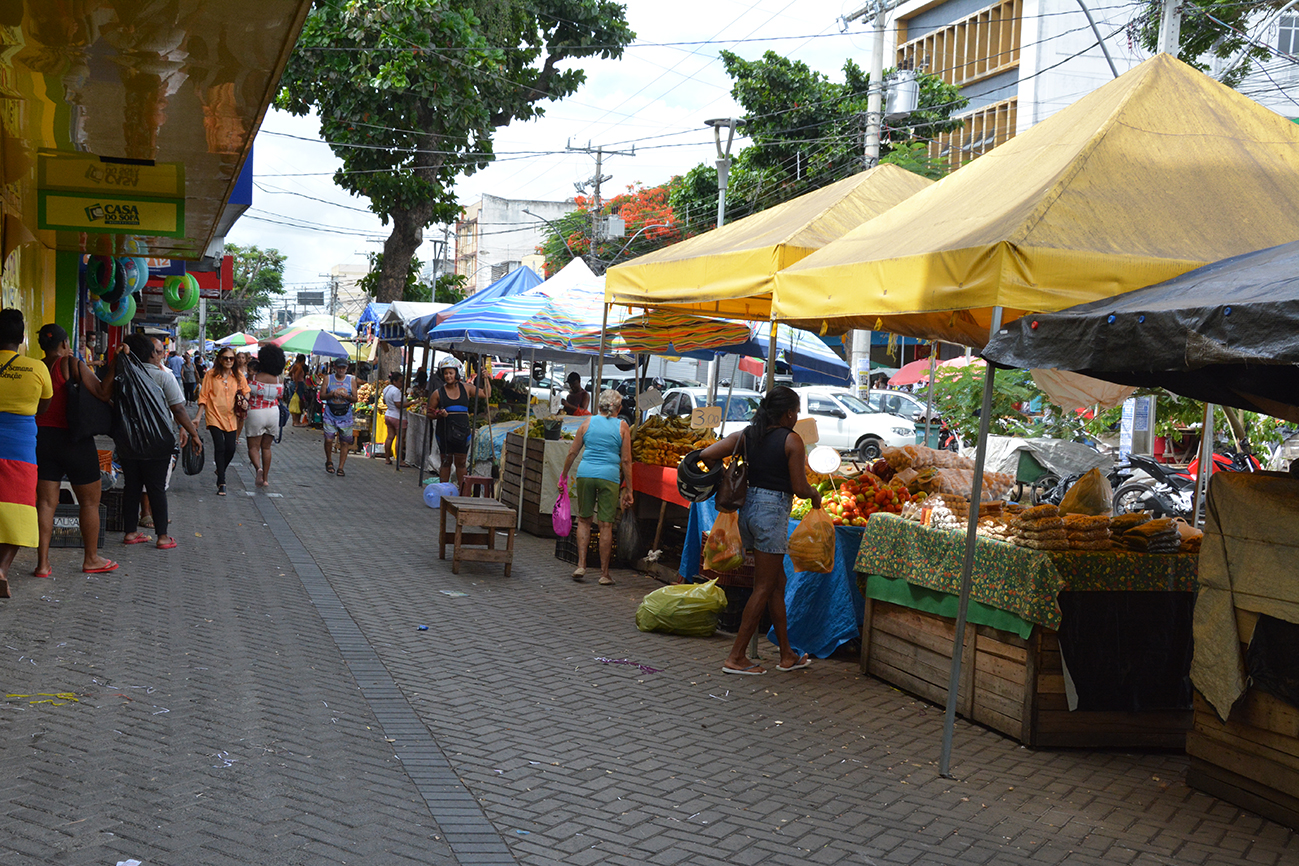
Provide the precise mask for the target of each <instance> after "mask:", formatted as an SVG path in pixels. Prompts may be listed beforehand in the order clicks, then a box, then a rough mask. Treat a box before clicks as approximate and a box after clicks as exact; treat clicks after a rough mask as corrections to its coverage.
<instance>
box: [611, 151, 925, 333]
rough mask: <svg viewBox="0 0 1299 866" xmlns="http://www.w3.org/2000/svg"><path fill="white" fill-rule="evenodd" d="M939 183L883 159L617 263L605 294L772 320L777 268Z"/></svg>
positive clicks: (635, 301)
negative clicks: (887, 163) (841, 177)
mask: <svg viewBox="0 0 1299 866" xmlns="http://www.w3.org/2000/svg"><path fill="white" fill-rule="evenodd" d="M932 184H933V181H931V180H928V179H927V178H923V177H920V176H919V175H916V174H912V173H911V172H909V171H906V170H904V169H901V168H898V167H897V166H893V165H881V166H877V167H876V168H873V169H870V170H869V171H863V172H860V173H858V174H855V175H853V176H852V177H848V178H845V179H843V180H841V181H838V182H837V183H834V184H831V185H830V186H827V187H823V188H821V189H818V190H815V191H814V192H810V193H807V194H806V195H802V196H799V197H798V198H796V199H791V200H790V201H787V202H784V203H783V204H779V205H776V206H775V207H772V208H769V209H767V210H764V211H761V212H759V213H756V214H753V215H752V216H748V217H745V218H743V219H739V220H736V221H735V222H733V223H730V224H728V225H725V226H722V227H721V228H719V229H713V230H712V231H710V232H705V233H704V234H701V235H697V236H696V237H693V238H690V239H689V240H685V241H682V242H681V243H678V244H673V245H672V246H670V247H665V248H664V249H661V250H657V251H655V252H652V253H648V254H646V255H643V256H640V257H639V258H637V259H636V260H634V261H631V262H628V263H626V264H624V265H618V266H617V267H614V268H610V269H609V271H608V272H607V273H606V274H605V286H606V288H605V297H606V299H608V300H610V301H613V302H614V303H618V304H629V305H633V306H672V307H674V308H678V309H683V310H686V311H689V312H693V313H698V314H702V315H713V316H725V317H727V318H733V319H760V320H766V319H768V318H770V307H771V290H772V287H773V285H774V284H773V279H774V277H775V274H776V272H777V271H779V270H780V269H781V268H785V267H788V266H789V265H792V264H794V263H795V262H797V261H798V260H800V259H802V258H803V257H804V256H807V255H808V254H810V253H812V252H814V251H815V250H818V249H820V248H821V247H823V246H825V245H826V244H828V243H830V242H831V241H833V240H835V239H836V238H839V237H842V236H843V235H844V234H846V233H847V232H849V231H851V230H852V229H854V228H856V227H857V226H859V225H861V224H862V223H864V222H866V221H867V220H869V219H872V218H874V217H876V216H878V215H879V214H881V213H883V212H884V211H886V210H888V209H889V208H891V207H893V206H894V205H896V204H897V203H898V202H900V201H903V200H904V199H907V198H909V197H910V196H912V195H914V194H915V193H917V192H919V191H920V190H922V189H924V188H925V187H927V186H930V185H932Z"/></svg>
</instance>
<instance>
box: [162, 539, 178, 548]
mask: <svg viewBox="0 0 1299 866" xmlns="http://www.w3.org/2000/svg"><path fill="white" fill-rule="evenodd" d="M175 546H176V539H174V538H173V539H172V540H171V541H169V542H167V543H166V544H159V545H158V549H159V550H171V549H172V548H173V547H175Z"/></svg>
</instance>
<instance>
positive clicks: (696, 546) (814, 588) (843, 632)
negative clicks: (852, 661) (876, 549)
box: [680, 499, 864, 659]
mask: <svg viewBox="0 0 1299 866" xmlns="http://www.w3.org/2000/svg"><path fill="white" fill-rule="evenodd" d="M716 519H717V506H716V505H715V504H714V503H713V500H711V499H709V500H708V501H707V502H696V503H695V504H693V505H691V506H690V519H689V522H688V523H687V524H686V542H685V547H684V550H683V551H682V553H681V567H680V570H681V574H682V575H683V576H684V577H685V578H686V579H687V580H690V579H691V578H692V577H694V576H695V575H697V574H699V569H700V540H701V539H702V537H703V533H704V532H705V531H706V530H708V529H711V528H712V525H713V521H714V520H716ZM796 526H798V521H797V520H792V519H791V520H790V521H789V531H790V532H793V531H794V527H796ZM863 534H864V530H863V529H862V528H861V527H859V526H837V527H835V531H834V545H835V549H834V557H835V564H834V571H832V572H830V573H829V574H821V573H819V572H814V571H794V566H793V563H791V562H790V561H789V557H788V556H787V557H785V581H786V582H785V609H786V618H787V620H788V625H789V643H790V645H791V646H792V647H793V648H794V651H795V652H798V653H807V654H808V655H811V656H813V657H815V658H819V659H823V658H829V656H830V655H831V654H832V653H833V652H834V651H835V650H836V649H838V648H839V647H841V646H843V645H844V644H845V643H847V642H848V641H850V640H852V639H853V638H857V637H860V636H861V623H862V613H863V611H862V604H863V601H862V595H861V590H859V589H858V588H857V573H856V571H854V570H853V566H854V565H855V564H856V561H857V551H858V549H859V548H860V547H861V540H862V535H863ZM767 639H768V640H770V641H771V642H772V643H773V644H774V643H775V642H776V633H775V631H768V632H767Z"/></svg>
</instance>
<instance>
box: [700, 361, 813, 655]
mask: <svg viewBox="0 0 1299 866" xmlns="http://www.w3.org/2000/svg"><path fill="white" fill-rule="evenodd" d="M798 406H799V400H798V392H797V391H795V390H794V389H793V388H786V387H785V386H784V385H777V386H776V387H775V388H772V389H771V390H770V391H768V392H767V396H766V397H764V398H763V399H762V402H761V403H759V404H758V411H757V412H755V413H754V415H753V420H752V421H750V422H749V426H748V427H745V428H744V429H743V430H741V431H739V432H737V433H732V434H731V435H730V436H727V437H726V438H724V439H722V440H721V441H720V442H715V443H714V444H712V445H709V446H708V447H707V448H705V449H704V450H703V453H702V454H701V455H700V457H701V459H702V460H703V461H704V462H705V463H706V464H708V465H710V466H713V465H716V464H718V463H720V462H721V461H722V460H723V459H724V458H726V457H730V456H731V455H732V454H734V453H735V448H736V444H737V442H738V441H739V438H740V437H741V436H745V437H747V438H746V440H745V443H744V449H745V452H744V453H745V455H746V456H745V462H746V463H747V464H748V467H749V469H748V492H747V493H746V494H745V497H744V505H743V506H741V507H740V537H741V538H742V539H743V540H744V546H745V548H747V549H749V550H752V551H753V565H754V567H753V594H752V595H751V596H749V601H748V603H747V604H746V605H745V606H744V614H743V615H742V616H741V617H740V629H739V631H738V632H737V633H736V635H735V643H733V644H732V645H731V654H730V655H729V656H727V657H726V660H725V661H723V662H722V673H724V674H741V675H747V676H755V675H758V674H765V673H766V672H767V671H766V670H765V669H764V668H763V667H762V665H759V664H754V663H753V661H752V660H750V659H749V656H748V655H747V650H748V646H749V640H750V639H751V638H752V637H753V635H754V633H755V632H756V631H757V630H758V622H759V620H761V618H762V611H763V609H764V608H765V609H766V611H767V612H768V613H769V614H770V615H771V625H772V627H773V628H774V629H775V631H776V643H778V644H779V645H780V663H779V664H777V665H776V670H778V671H794V670H801V669H802V668H806V667H810V666H811V664H812V662H811V661H810V660H809V659H808V657H807V654H806V653H804V654H803V655H798V654H796V653H795V652H794V650H793V648H792V647H791V646H790V645H789V635H788V634H787V633H786V616H785V551H786V549H787V548H788V547H789V511H790V508H791V506H792V505H793V496H794V495H798V496H800V497H802V498H803V499H810V500H812V506H813V507H814V508H820V507H821V494H820V493H817V492H816V490H815V489H814V488H813V487H812V485H810V484H808V483H807V468H806V467H807V462H806V460H807V451H806V448H805V447H804V445H803V437H801V436H799V435H798V434H797V433H795V432H794V425H795V424H796V423H798Z"/></svg>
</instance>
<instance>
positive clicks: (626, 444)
mask: <svg viewBox="0 0 1299 866" xmlns="http://www.w3.org/2000/svg"><path fill="white" fill-rule="evenodd" d="M598 408H599V412H600V414H599V415H595V416H593V417H591V418H589V419H587V420H586V421H583V422H582V426H581V427H578V428H577V437H576V438H575V439H574V440H573V444H572V446H570V447H569V449H568V456H567V457H566V458H564V471H563V472H562V473H561V477H563V478H567V477H568V470H569V469H571V468H572V466H573V461H574V460H576V459H577V455H578V454H579V453H580V454H581V455H582V462H581V463H579V464H578V465H577V568H575V569H573V580H581V579H582V578H583V577H585V576H586V549H587V547H588V546H589V545H590V543H591V523H592V521H595V520H598V521H599V523H600V585H601V586H609V585H611V584H612V583H613V577H612V576H610V574H609V560H610V558H611V556H612V553H613V519H614V517H615V516H617V513H618V509H619V507H622V508H630V507H631V504H632V493H631V428H630V427H628V426H627V422H626V421H624V420H622V419H621V418H619V417H618V413H619V412H621V411H622V395H621V394H619V393H618V392H617V391H615V390H613V389H612V388H610V389H609V390H607V391H603V392H601V394H600V401H599V404H598Z"/></svg>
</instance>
